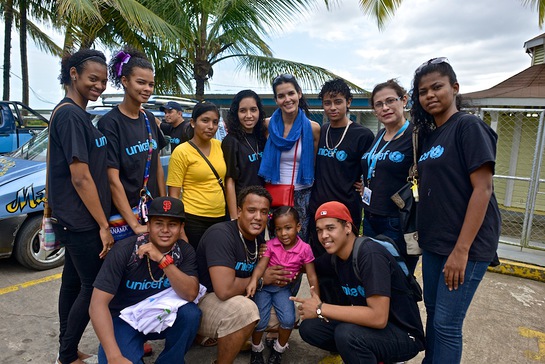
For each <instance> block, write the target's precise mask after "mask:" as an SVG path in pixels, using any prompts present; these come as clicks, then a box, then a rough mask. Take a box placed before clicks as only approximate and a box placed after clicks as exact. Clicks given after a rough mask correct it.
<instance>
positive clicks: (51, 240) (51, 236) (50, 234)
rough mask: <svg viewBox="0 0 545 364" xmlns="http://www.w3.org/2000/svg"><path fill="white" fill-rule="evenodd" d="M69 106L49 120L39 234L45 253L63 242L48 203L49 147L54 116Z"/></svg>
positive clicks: (66, 103)
mask: <svg viewBox="0 0 545 364" xmlns="http://www.w3.org/2000/svg"><path fill="white" fill-rule="evenodd" d="M69 104H70V103H69V102H65V103H63V104H60V105H59V106H58V107H57V108H56V109H55V110H53V113H52V114H51V118H50V119H49V120H50V121H49V129H48V133H49V136H48V139H47V157H46V168H45V198H44V200H43V201H44V216H43V218H42V228H41V230H40V233H39V234H38V236H39V240H40V249H42V250H45V251H52V250H58V249H60V248H61V242H60V241H59V240H57V237H56V236H55V231H54V230H53V222H52V221H51V208H50V207H49V203H48V201H47V190H48V189H49V181H48V180H49V178H48V177H49V146H50V145H51V123H52V122H53V116H55V113H56V112H57V110H59V109H60V108H61V107H63V106H65V105H69Z"/></svg>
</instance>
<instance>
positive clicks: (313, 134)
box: [259, 74, 320, 242]
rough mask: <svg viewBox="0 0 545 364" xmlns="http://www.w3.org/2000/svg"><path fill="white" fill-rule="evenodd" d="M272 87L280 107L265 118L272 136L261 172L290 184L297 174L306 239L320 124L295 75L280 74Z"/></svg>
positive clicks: (297, 198) (271, 179)
mask: <svg viewBox="0 0 545 364" xmlns="http://www.w3.org/2000/svg"><path fill="white" fill-rule="evenodd" d="M272 86H273V93H274V100H275V101H276V105H278V109H277V110H276V111H275V112H274V113H273V115H272V116H271V117H270V119H268V120H266V121H265V122H266V123H267V122H268V132H269V137H268V139H267V143H266V144H265V150H264V151H263V160H262V161H261V167H260V168H259V175H260V176H261V177H263V178H264V179H265V181H266V182H269V183H272V184H286V185H289V184H291V183H292V174H293V175H294V181H293V184H294V186H295V193H294V205H295V206H294V207H295V209H296V210H297V212H298V213H299V216H300V217H301V225H302V229H301V232H300V236H301V239H303V241H305V242H306V241H307V240H308V230H307V227H308V220H309V218H310V216H308V212H307V208H308V204H309V200H310V191H311V187H312V184H313V182H314V158H315V155H316V150H317V148H318V141H319V139H320V125H319V124H318V123H316V122H315V121H312V120H310V119H309V118H308V114H309V110H308V104H307V102H306V100H305V97H304V96H303V92H302V90H301V86H299V83H298V82H297V80H296V79H295V77H293V76H292V75H288V74H283V75H280V76H278V77H276V78H275V79H274V81H273V84H272ZM296 151H297V155H295V152H296ZM294 160H295V172H294V165H293V163H294Z"/></svg>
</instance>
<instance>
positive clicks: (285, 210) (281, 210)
mask: <svg viewBox="0 0 545 364" xmlns="http://www.w3.org/2000/svg"><path fill="white" fill-rule="evenodd" d="M285 215H291V216H292V217H293V220H295V223H296V224H299V223H300V222H301V218H300V217H299V212H297V210H296V209H295V207H292V206H280V207H277V208H276V209H274V211H273V213H272V217H271V220H270V221H269V230H270V231H275V229H276V219H278V218H279V217H280V216H285Z"/></svg>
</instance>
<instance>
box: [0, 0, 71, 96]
mask: <svg viewBox="0 0 545 364" xmlns="http://www.w3.org/2000/svg"><path fill="white" fill-rule="evenodd" d="M45 3H46V2H45V1H38V0H19V1H18V2H14V1H13V0H7V1H2V3H1V4H2V5H3V7H4V11H3V13H2V15H3V18H4V23H5V30H4V31H5V32H4V75H3V84H4V90H3V99H4V100H8V99H9V98H10V71H11V28H12V27H13V24H15V28H16V29H17V30H18V31H19V39H20V53H21V72H22V81H23V85H22V86H23V87H22V89H23V95H22V96H23V97H22V101H23V103H25V104H28V102H29V97H28V95H29V92H28V91H29V88H30V87H29V80H28V55H27V36H28V35H30V37H31V38H32V40H33V41H34V42H35V43H36V45H37V46H38V47H39V48H40V49H41V50H43V51H46V52H47V53H49V54H53V55H56V56H60V54H61V49H60V47H59V46H57V45H56V44H55V42H53V40H52V39H51V38H50V37H49V36H48V35H47V34H46V33H44V32H43V30H41V29H40V28H39V27H38V26H37V25H36V24H34V23H33V22H32V21H30V20H29V19H27V12H28V11H30V12H31V13H32V14H33V15H34V18H36V19H38V20H40V21H51V19H52V18H53V14H52V13H51V11H50V10H48V9H47V7H45V6H44V4H45ZM17 7H18V9H19V10H17Z"/></svg>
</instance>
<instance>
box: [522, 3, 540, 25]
mask: <svg viewBox="0 0 545 364" xmlns="http://www.w3.org/2000/svg"><path fill="white" fill-rule="evenodd" d="M521 1H522V5H524V6H530V7H531V8H535V9H536V10H537V16H538V18H537V22H538V25H539V28H540V29H541V28H542V27H543V21H544V20H545V0H521Z"/></svg>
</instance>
